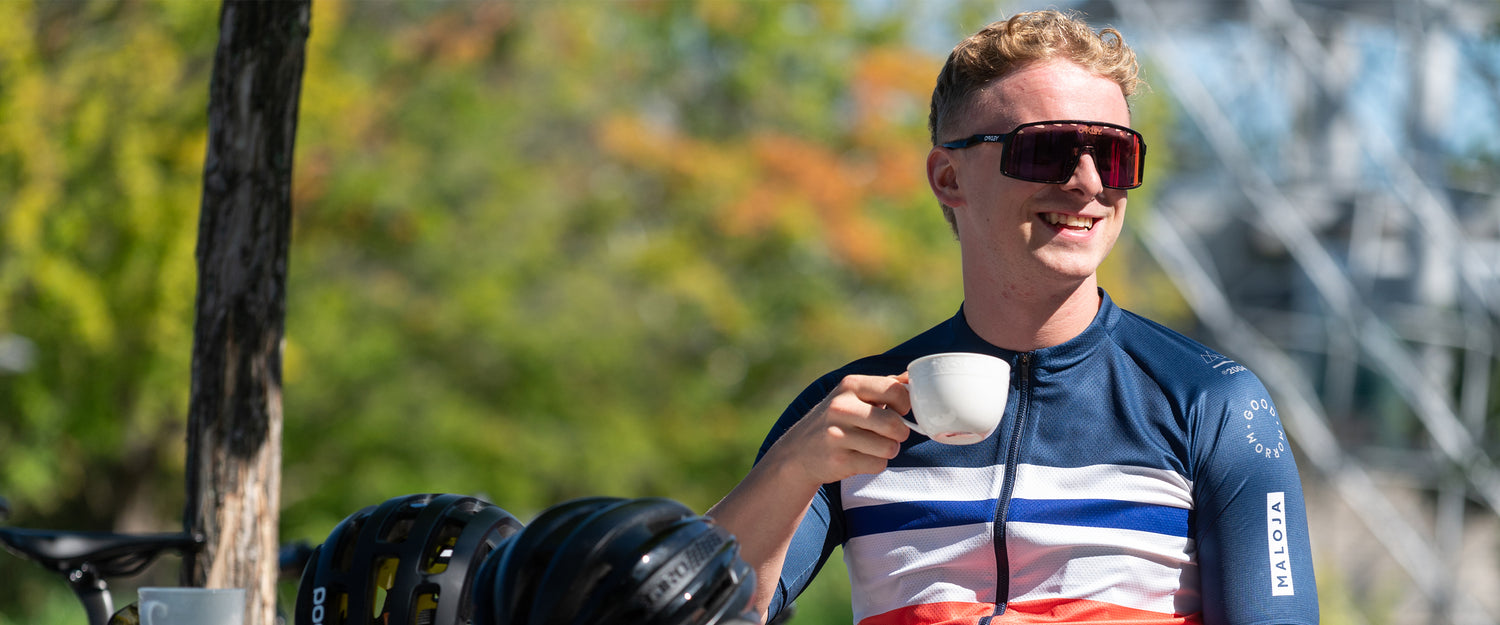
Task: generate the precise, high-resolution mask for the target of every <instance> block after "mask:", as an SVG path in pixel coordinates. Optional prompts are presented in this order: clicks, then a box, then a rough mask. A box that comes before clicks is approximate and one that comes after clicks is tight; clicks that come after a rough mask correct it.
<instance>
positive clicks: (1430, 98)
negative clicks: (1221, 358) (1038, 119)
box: [1065, 0, 1500, 623]
mask: <svg viewBox="0 0 1500 625" xmlns="http://www.w3.org/2000/svg"><path fill="white" fill-rule="evenodd" d="M1065 6H1069V7H1071V8H1077V9H1079V10H1082V11H1084V12H1085V13H1087V14H1088V16H1089V19H1090V21H1091V22H1093V23H1095V24H1112V25H1115V26H1117V27H1118V28H1119V29H1120V30H1121V31H1123V32H1125V33H1126V36H1127V38H1128V39H1129V40H1130V41H1132V42H1133V44H1134V46H1135V48H1136V49H1137V51H1138V52H1140V53H1141V54H1142V55H1143V57H1142V62H1143V65H1144V66H1145V69H1146V71H1147V75H1148V78H1149V79H1150V81H1151V82H1152V83H1153V86H1154V91H1155V92H1157V93H1158V94H1162V95H1165V96H1167V97H1169V98H1170V100H1171V102H1172V115H1173V116H1174V117H1175V127H1176V128H1177V129H1178V130H1177V131H1176V133H1177V134H1176V135H1175V136H1172V137H1163V138H1159V139H1157V140H1156V142H1154V143H1152V147H1153V152H1155V148H1156V146H1157V145H1158V144H1160V145H1162V146H1163V147H1164V149H1163V150H1162V151H1161V153H1162V154H1168V153H1170V157H1171V160H1172V161H1173V163H1174V164H1175V169H1174V172H1173V174H1172V176H1170V177H1169V178H1168V179H1157V180H1151V176H1150V175H1149V174H1148V176H1147V178H1148V184H1153V183H1154V188H1151V189H1150V191H1149V195H1150V197H1151V199H1150V200H1148V201H1149V204H1148V206H1147V207H1144V208H1145V211H1147V212H1148V214H1147V215H1145V216H1144V217H1143V218H1141V219H1140V221H1139V222H1137V223H1138V225H1137V226H1134V227H1135V233H1136V235H1137V236H1138V237H1139V238H1140V239H1141V240H1142V242H1143V243H1144V244H1145V246H1146V247H1147V248H1148V249H1149V250H1150V251H1151V253H1152V255H1153V256H1154V257H1155V258H1156V259H1157V260H1158V261H1159V262H1160V264H1161V265H1162V266H1163V267H1164V268H1165V270H1166V271H1167V272H1168V273H1169V274H1170V275H1171V277H1172V279H1173V281H1174V282H1175V283H1176V284H1177V286H1178V288H1179V290H1180V291H1181V292H1182V293H1183V294H1184V295H1185V297H1186V298H1187V299H1188V301H1189V303H1190V305H1191V306H1192V308H1193V310H1194V312H1195V313H1196V315H1197V318H1198V321H1199V323H1200V324H1201V327H1200V328H1198V330H1199V332H1198V333H1199V334H1200V336H1201V338H1203V339H1204V340H1205V341H1207V342H1209V343H1210V344H1212V345H1215V346H1217V347H1219V348H1221V349H1222V350H1224V351H1225V352H1226V353H1228V354H1232V355H1233V356H1234V357H1235V358H1236V359H1238V360H1240V361H1242V362H1244V363H1245V364H1246V365H1248V366H1250V367H1251V368H1252V369H1253V370H1255V371H1256V372H1257V373H1258V374H1259V375H1260V376H1261V378H1262V379H1263V380H1264V381H1265V382H1266V384H1267V386H1268V387H1270V388H1271V389H1272V392H1273V394H1274V395H1275V397H1276V401H1277V403H1278V406H1279V408H1280V410H1281V413H1282V414H1281V416H1282V420H1283V422H1284V425H1285V427H1286V430H1287V434H1288V435H1289V437H1290V438H1291V439H1292V441H1293V442H1294V444H1295V445H1296V447H1297V449H1298V452H1299V456H1298V457H1299V463H1300V466H1301V467H1302V471H1303V474H1304V476H1305V479H1306V481H1307V482H1308V483H1309V488H1310V491H1309V511H1310V515H1311V516H1312V517H1313V524H1314V539H1315V541H1316V543H1315V545H1314V547H1315V550H1317V551H1318V552H1319V555H1320V557H1322V558H1326V559H1327V561H1320V562H1319V563H1318V565H1319V571H1320V580H1319V581H1320V583H1321V585H1325V586H1326V585H1330V584H1331V585H1336V586H1338V587H1340V588H1341V589H1343V590H1346V591H1348V592H1349V593H1350V596H1352V597H1353V598H1354V603H1356V604H1358V605H1356V606H1354V607H1355V608H1356V609H1357V611H1358V612H1359V613H1360V614H1362V617H1363V618H1366V619H1367V620H1368V621H1369V622H1398V623H1417V622H1428V623H1496V622H1500V596H1497V593H1496V592H1495V591H1496V590H1497V589H1500V565H1497V562H1500V541H1497V538H1496V519H1497V511H1500V472H1497V466H1496V459H1497V457H1500V431H1497V430H1500V423H1497V421H1500V414H1497V406H1500V384H1497V380H1500V369H1497V368H1496V350H1497V348H1500V342H1497V320H1500V277H1497V276H1500V193H1497V191H1500V175H1497V174H1500V159H1497V155H1500V78H1497V77H1500V3H1497V2H1493V1H1490V0H1450V1H1442V0H1243V1H1234V2H1229V1H1207V0H1203V1H1200V0H1087V1H1081V2H1074V3H1070V4H1067V5H1065ZM1158 171H1161V170H1158ZM1136 217H1141V215H1136Z"/></svg>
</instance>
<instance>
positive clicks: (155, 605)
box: [140, 600, 167, 625]
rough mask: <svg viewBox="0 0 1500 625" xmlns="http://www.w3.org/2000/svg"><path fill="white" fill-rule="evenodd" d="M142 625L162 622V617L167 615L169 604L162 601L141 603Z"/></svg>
mask: <svg viewBox="0 0 1500 625" xmlns="http://www.w3.org/2000/svg"><path fill="white" fill-rule="evenodd" d="M140 611H141V613H140V616H141V625H153V624H154V623H159V622H161V620H160V619H161V617H164V616H166V615H167V604H165V603H162V602H160V601H150V600H147V601H142V602H141V610H140Z"/></svg>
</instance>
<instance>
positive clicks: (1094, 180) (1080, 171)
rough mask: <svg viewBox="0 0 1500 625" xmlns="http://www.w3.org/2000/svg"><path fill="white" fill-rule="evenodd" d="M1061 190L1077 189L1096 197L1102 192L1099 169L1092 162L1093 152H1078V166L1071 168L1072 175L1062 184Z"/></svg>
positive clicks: (1102, 186)
mask: <svg viewBox="0 0 1500 625" xmlns="http://www.w3.org/2000/svg"><path fill="white" fill-rule="evenodd" d="M1063 188H1064V189H1078V190H1080V191H1083V192H1085V193H1088V194H1089V195H1096V194H1098V193H1100V192H1102V191H1103V190H1104V182H1103V177H1102V176H1100V175H1099V167H1098V163H1096V162H1095V161H1094V153H1093V151H1091V150H1082V151H1080V152H1079V154H1078V164H1077V165H1075V166H1074V167H1073V175H1072V176H1069V177H1068V180H1067V182H1064V183H1063Z"/></svg>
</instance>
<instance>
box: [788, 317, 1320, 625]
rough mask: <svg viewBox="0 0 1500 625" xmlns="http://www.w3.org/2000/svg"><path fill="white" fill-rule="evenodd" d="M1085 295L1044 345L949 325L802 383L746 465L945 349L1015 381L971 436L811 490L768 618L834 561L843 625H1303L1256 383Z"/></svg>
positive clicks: (1279, 470) (1295, 493) (1294, 507)
mask: <svg viewBox="0 0 1500 625" xmlns="http://www.w3.org/2000/svg"><path fill="white" fill-rule="evenodd" d="M1101 295H1102V297H1103V302H1102V305H1101V307H1100V309H1099V313H1098V315H1097V316H1096V318H1095V319H1094V321H1093V323H1092V324H1091V325H1090V326H1089V327H1088V329H1087V330H1085V331H1084V332H1083V333H1082V334H1080V335H1079V336H1077V337H1075V338H1074V339H1072V340H1070V341H1068V342H1066V343H1064V344H1061V345H1057V346H1054V347H1049V348H1046V349H1040V350H1036V351H1033V352H1026V353H1016V352H1011V351H1008V350H1004V349H1000V348H997V347H995V346H993V345H990V344H988V343H986V342H985V341H984V340H983V339H981V338H979V336H978V335H976V334H975V333H974V332H973V330H972V329H970V328H969V326H968V323H967V321H966V320H965V318H964V316H963V313H962V312H960V313H959V314H958V315H956V316H954V317H953V318H951V319H949V320H948V321H946V322H944V323H942V324H940V325H938V326H936V327H934V328H932V329H930V330H928V331H927V332H924V333H922V334H921V335H919V336H917V337H916V338H913V339H912V340H910V341H908V342H906V343H904V344H902V345H900V346H898V347H896V348H894V349H892V350H890V351H888V352H886V353H884V354H881V355H878V356H871V357H868V358H864V359H861V360H858V361H855V362H853V363H850V364H849V365H847V366H845V367H843V368H841V369H839V370H837V371H834V372H832V373H829V374H828V375H826V376H824V377H822V378H820V379H819V380H817V381H816V382H815V383H813V384H812V385H811V386H809V387H808V388H807V390H805V391H804V392H803V393H802V394H801V395H800V396H799V397H798V398H797V399H796V401H794V402H793V403H792V404H791V406H789V407H788V408H787V410H786V412H785V413H784V414H783V415H782V417H781V419H780V420H779V421H778V422H777V423H776V425H775V427H774V428H773V429H772V431H771V433H770V435H769V436H768V437H767V439H766V442H765V444H764V446H763V447H762V448H761V454H762V455H764V453H765V450H766V449H768V448H769V447H770V445H771V444H772V443H774V442H775V440H776V439H777V438H778V437H780V436H781V434H782V433H784V432H786V430H787V429H788V428H790V427H791V425H792V424H793V423H794V422H796V421H797V420H798V419H800V418H801V417H802V416H803V415H805V414H807V413H808V412H809V411H810V410H811V409H812V408H813V407H814V406H816V405H817V404H818V403H819V402H821V401H822V400H823V398H825V397H826V396H827V395H828V394H829V393H830V392H831V391H832V390H833V388H834V387H835V386H836V385H837V384H838V382H839V381H840V380H841V379H842V378H843V377H844V376H846V375H849V374H865V375H896V374H899V373H901V372H902V371H905V370H906V366H907V363H909V362H911V361H912V360H913V359H915V358H918V357H920V356H924V355H927V354H933V353H939V352H950V351H962V352H978V353H985V354H990V355H994V356H998V357H1000V358H1003V359H1005V360H1007V361H1009V362H1010V363H1011V365H1012V373H1011V376H1010V379H1009V380H997V381H996V383H997V384H1010V385H1011V388H1010V393H1009V397H1008V399H1007V402H1006V407H1005V418H1004V421H1003V422H1002V423H1001V425H1000V427H999V428H998V429H997V430H996V432H995V433H994V434H993V435H991V436H990V437H989V438H988V439H986V440H984V441H982V442H980V443H977V444H974V445H968V446H951V445H943V444H941V443H937V442H934V441H932V440H929V439H928V438H926V437H925V436H922V435H921V434H918V433H915V432H913V433H912V435H911V437H910V438H908V439H907V440H906V442H905V443H903V444H902V449H901V453H900V455H898V456H897V457H896V458H895V459H893V460H891V462H890V463H889V466H888V468H887V469H886V470H885V471H883V472H881V473H878V474H874V475H857V476H854V477H852V478H849V479H846V480H843V481H842V482H840V483H835V484H828V485H825V486H824V487H823V488H822V489H821V490H820V492H819V494H818V496H817V497H816V498H815V499H814V501H813V504H812V509H811V510H809V512H808V514H807V515H806V517H805V519H804V521H803V523H802V525H801V526H800V527H799V528H798V531H797V534H796V537H795V538H794V540H793V544H792V547H791V550H790V551H789V553H788V554H787V559H786V563H785V565H784V567H783V569H782V578H781V580H780V586H779V588H778V591H777V594H776V597H775V598H774V599H773V603H772V611H773V612H775V611H777V610H779V607H780V606H781V605H783V604H784V603H786V602H787V601H789V600H790V599H792V598H795V596H796V595H797V594H798V593H800V592H801V591H802V589H803V588H804V587H805V586H806V585H807V583H808V582H809V581H810V580H811V579H812V577H813V575H814V574H816V572H817V570H818V569H819V568H820V567H821V566H822V564H823V562H824V561H825V560H826V558H827V557H828V555H829V554H830V553H831V552H832V550H833V548H834V547H835V546H840V545H842V546H843V550H844V558H845V561H846V563H847V565H848V569H849V575H850V581H851V583H852V587H853V607H854V616H855V621H856V622H858V623H860V625H890V624H897V623H900V624H906V625H915V624H934V623H979V624H985V623H995V624H999V623H1053V622H1068V623H1206V624H1210V625H1218V624H1221V623H1234V624H1250V623H1255V624H1271V623H1283V624H1289V623H1305V624H1309V625H1311V624H1313V623H1317V621H1318V608H1317V589H1316V586H1315V582H1314V579H1313V569H1312V557H1311V551H1310V548H1309V544H1308V532H1307V521H1306V513H1305V510H1304V505H1303V499H1302V487H1301V483H1300V482H1299V480H1298V476H1297V466H1296V463H1295V462H1294V461H1293V459H1292V455H1291V450H1290V449H1289V446H1288V445H1287V441H1286V437H1285V435H1284V434H1283V432H1282V427H1281V422H1280V420H1279V418H1278V417H1277V414H1276V408H1275V406H1274V405H1273V404H1272V403H1271V399H1270V397H1269V394H1268V393H1267V392H1266V389H1265V387H1264V386H1263V385H1262V384H1261V382H1260V380H1259V379H1257V378H1256V377H1255V375H1254V374H1253V373H1251V372H1250V371H1249V370H1247V369H1246V368H1245V367H1243V366H1241V365H1239V364H1237V363H1235V362H1234V361H1232V360H1230V359H1228V358H1225V357H1224V356H1223V355H1221V354H1219V353H1217V352H1215V351H1213V350H1210V349H1208V348H1206V347H1204V346H1203V345H1201V344H1199V343H1197V342H1196V341H1193V340H1191V339H1189V338H1187V337H1184V336H1182V335H1181V334H1178V333H1177V332H1174V331H1172V330H1170V329H1167V328H1165V327H1163V326H1161V325H1159V324H1156V323H1154V322H1151V321H1149V320H1147V319H1145V318H1142V317H1140V316H1138V315H1135V314H1133V313H1130V312H1127V311H1125V310H1122V309H1120V308H1119V307H1117V306H1115V305H1114V303H1113V302H1112V301H1111V300H1110V299H1109V296H1108V295H1107V294H1104V293H1103V291H1101Z"/></svg>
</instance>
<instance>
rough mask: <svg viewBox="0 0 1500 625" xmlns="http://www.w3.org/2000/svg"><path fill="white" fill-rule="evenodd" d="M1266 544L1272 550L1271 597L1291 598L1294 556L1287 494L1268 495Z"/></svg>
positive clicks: (1292, 593)
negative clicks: (1289, 542) (1289, 536)
mask: <svg viewBox="0 0 1500 625" xmlns="http://www.w3.org/2000/svg"><path fill="white" fill-rule="evenodd" d="M1266 544H1267V545H1268V546H1269V547H1270V549H1271V596H1273V597H1289V596H1292V595H1294V594H1296V593H1295V592H1293V591H1292V555H1291V553H1290V552H1289V551H1288V550H1287V537H1286V493H1285V492H1276V493H1266Z"/></svg>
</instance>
